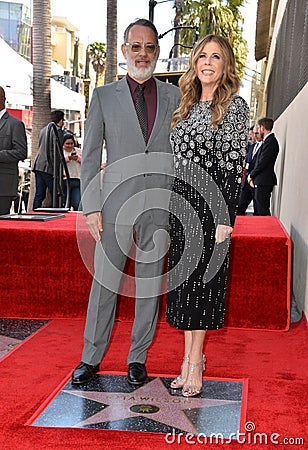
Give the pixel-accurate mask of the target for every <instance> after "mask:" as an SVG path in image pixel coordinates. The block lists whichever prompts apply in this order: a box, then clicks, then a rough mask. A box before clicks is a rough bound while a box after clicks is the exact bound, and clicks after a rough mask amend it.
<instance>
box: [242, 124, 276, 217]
mask: <svg viewBox="0 0 308 450" xmlns="http://www.w3.org/2000/svg"><path fill="white" fill-rule="evenodd" d="M273 126H274V121H273V119H271V118H269V117H263V118H262V119H259V120H258V127H259V133H260V137H261V139H262V141H263V142H262V145H261V146H260V148H259V150H258V153H257V157H256V162H255V164H254V168H253V170H252V171H251V172H250V174H249V175H248V183H249V184H250V186H251V187H252V188H253V189H254V199H255V215H256V216H270V215H271V212H270V203H271V195H272V191H273V188H274V186H275V185H276V184H277V177H276V174H275V170H274V166H275V162H276V159H277V156H278V153H279V144H278V141H277V139H276V137H275V135H274V133H273V132H272V129H273Z"/></svg>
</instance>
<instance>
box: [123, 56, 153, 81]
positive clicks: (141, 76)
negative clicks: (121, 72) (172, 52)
mask: <svg viewBox="0 0 308 450" xmlns="http://www.w3.org/2000/svg"><path fill="white" fill-rule="evenodd" d="M157 59H158V56H156V57H155V58H154V59H153V61H152V62H151V63H150V65H149V66H148V67H136V66H135V62H134V60H132V59H131V58H130V55H129V54H128V51H126V63H127V72H128V74H129V75H130V76H131V77H132V78H135V79H136V80H140V81H143V80H146V79H148V78H150V77H151V76H152V75H153V72H154V70H155V67H156V63H157Z"/></svg>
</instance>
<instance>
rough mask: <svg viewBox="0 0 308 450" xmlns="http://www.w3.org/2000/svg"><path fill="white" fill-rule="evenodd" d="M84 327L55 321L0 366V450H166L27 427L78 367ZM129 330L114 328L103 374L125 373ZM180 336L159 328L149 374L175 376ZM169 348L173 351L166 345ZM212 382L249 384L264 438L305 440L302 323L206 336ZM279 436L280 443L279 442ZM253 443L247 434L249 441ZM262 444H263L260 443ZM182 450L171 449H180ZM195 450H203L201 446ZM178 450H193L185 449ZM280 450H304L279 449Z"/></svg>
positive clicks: (250, 416) (120, 437)
mask: <svg viewBox="0 0 308 450" xmlns="http://www.w3.org/2000/svg"><path fill="white" fill-rule="evenodd" d="M83 326H84V323H83V321H82V320H77V319H74V320H69V319H56V320H53V321H52V322H51V323H50V324H48V325H47V326H45V327H44V328H43V329H41V330H40V331H39V332H37V333H36V334H35V335H33V336H32V337H30V338H29V339H27V340H26V341H25V342H24V343H23V344H22V345H20V346H19V347H17V348H16V349H15V350H13V351H11V352H10V353H9V354H8V356H7V357H5V358H3V359H2V360H1V364H0V368H1V384H0V411H1V412H0V414H1V433H0V448H1V449H3V450H28V449H29V450H30V449H34V450H44V449H63V450H64V449H74V450H75V449H89V448H90V449H93V450H101V449H104V448H106V447H107V446H108V447H110V448H113V449H116V450H124V449H145V450H147V449H153V448H156V449H158V450H160V449H167V448H170V446H171V448H172V445H171V444H167V443H166V442H165V441H164V436H163V435H155V434H148V433H147V434H146V437H145V435H144V434H143V433H136V432H123V431H110V430H109V431H102V430H93V429H91V430H89V429H65V428H56V429H53V428H39V427H31V426H25V425H24V424H25V423H26V422H27V421H28V420H29V418H30V417H31V416H32V415H33V414H34V413H35V412H36V411H37V409H38V408H39V407H40V406H41V404H42V403H43V402H44V401H45V400H46V398H47V397H48V396H49V395H50V394H51V393H52V392H53V391H54V390H55V389H56V388H57V386H58V385H59V384H60V383H62V382H63V380H64V378H65V377H66V376H68V375H69V374H70V372H71V370H72V368H73V367H74V366H75V365H76V364H77V363H78V362H79V359H80V353H81V347H82V334H83ZM130 328H131V324H130V323H128V322H126V323H116V325H115V329H114V334H113V337H112V342H111V346H110V348H109V350H108V352H107V354H106V357H105V358H104V361H103V363H102V365H101V370H103V371H115V370H116V371H119V372H122V371H123V372H125V371H126V361H125V360H126V355H127V352H128V349H129V342H130ZM182 338H183V335H182V333H181V332H178V331H176V330H175V329H173V328H171V327H170V326H168V325H167V324H166V323H160V324H159V326H158V329H157V334H156V339H155V342H154V343H153V345H152V347H151V349H150V351H149V355H148V363H147V368H148V372H149V373H150V374H153V375H155V374H158V373H162V372H163V373H165V374H169V375H173V374H177V373H178V370H179V366H180V360H181V357H182V354H181V352H182ZM166 343H168V345H166ZM205 353H206V355H207V358H208V365H207V371H206V376H208V377H217V378H219V377H220V378H223V377H226V378H248V379H249V382H248V383H249V387H248V408H247V420H248V421H251V422H253V423H254V424H255V426H256V430H255V432H258V433H265V434H266V436H267V439H268V442H270V436H271V435H272V434H273V433H275V436H274V439H279V442H282V440H283V439H291V438H292V439H295V438H304V439H306V445H307V403H308V402H307V400H308V399H307V369H308V367H307V324H306V321H305V320H304V319H302V320H301V322H299V323H297V324H293V325H292V326H291V328H290V331H289V332H287V333H276V332H269V331H261V330H259V331H247V330H234V329H223V330H219V331H212V332H209V333H208V334H207V340H206V347H205ZM277 434H279V435H280V436H279V438H278V437H277ZM249 436H250V439H253V438H254V434H253V433H247V437H246V439H248V437H249ZM257 442H259V441H258V440H257ZM176 445H177V444H173V446H176ZM207 446H208V447H217V446H218V448H220V447H225V448H228V449H240V448H250V447H251V448H259V449H262V448H272V449H274V448H277V444H276V445H275V444H268V445H264V444H257V445H253V444H250V445H249V444H248V443H246V444H240V443H237V442H232V443H231V444H225V445H224V446H222V445H219V444H217V445H215V444H212V445H210V444H207ZM194 447H197V448H205V445H201V444H195V445H194ZM180 448H185V449H188V448H191V444H188V443H185V442H184V441H182V442H181V446H180ZM279 448H283V449H284V448H293V449H294V448H305V446H304V445H298V446H296V445H294V444H293V445H287V444H283V445H280V447H279Z"/></svg>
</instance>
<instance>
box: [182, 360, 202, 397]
mask: <svg viewBox="0 0 308 450" xmlns="http://www.w3.org/2000/svg"><path fill="white" fill-rule="evenodd" d="M205 362H206V358H205V356H204V355H202V360H201V361H199V362H198V363H189V372H188V376H187V379H186V382H185V384H184V385H183V389H182V395H183V396H184V397H194V396H196V395H198V394H200V392H201V391H202V381H201V386H197V385H196V384H193V374H194V371H195V370H200V372H201V375H202V372H203V371H204V369H205Z"/></svg>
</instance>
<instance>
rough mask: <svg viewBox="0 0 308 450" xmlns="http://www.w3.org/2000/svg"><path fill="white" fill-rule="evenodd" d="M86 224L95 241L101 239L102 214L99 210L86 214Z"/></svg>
mask: <svg viewBox="0 0 308 450" xmlns="http://www.w3.org/2000/svg"><path fill="white" fill-rule="evenodd" d="M86 224H87V227H88V230H89V231H90V233H91V236H92V237H93V238H94V239H95V240H96V242H98V241H100V240H101V234H100V233H101V232H102V231H103V216H102V213H101V212H93V213H91V214H88V215H87V218H86Z"/></svg>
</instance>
